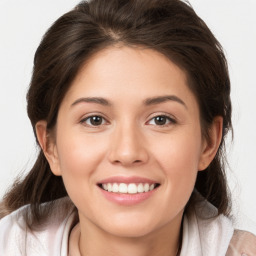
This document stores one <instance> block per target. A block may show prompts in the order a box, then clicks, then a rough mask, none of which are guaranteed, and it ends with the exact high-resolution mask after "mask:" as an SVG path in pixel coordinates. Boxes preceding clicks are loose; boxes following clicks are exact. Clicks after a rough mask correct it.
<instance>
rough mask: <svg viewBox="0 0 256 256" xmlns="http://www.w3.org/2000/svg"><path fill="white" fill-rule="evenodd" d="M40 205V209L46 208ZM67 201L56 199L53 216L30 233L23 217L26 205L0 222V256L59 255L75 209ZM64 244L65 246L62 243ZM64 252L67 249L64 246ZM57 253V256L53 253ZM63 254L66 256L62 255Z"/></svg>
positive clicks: (44, 205)
mask: <svg viewBox="0 0 256 256" xmlns="http://www.w3.org/2000/svg"><path fill="white" fill-rule="evenodd" d="M46 206H47V203H46V204H43V205H42V207H46ZM68 206H72V205H71V204H70V201H68V199H67V198H63V199H59V200H57V202H56V204H54V209H53V211H52V214H51V215H50V216H49V217H48V218H47V220H45V221H44V223H43V225H42V226H40V227H37V228H36V229H34V230H30V229H29V228H28V227H27V225H26V222H25V219H24V214H25V213H26V211H27V210H28V209H29V205H27V206H24V207H22V208H20V209H18V210H16V211H14V212H12V213H11V214H9V215H7V216H6V217H4V218H3V219H1V220H0V255H8V256H16V255H23V254H24V255H27V256H30V255H38V256H41V255H59V254H60V251H61V250H63V248H62V247H63V246H62V245H63V244H64V245H66V244H67V242H66V241H65V242H64V240H67V241H68V235H69V232H70V229H71V228H72V225H74V220H75V213H74V207H69V208H68ZM63 242H64V243H63ZM64 250H66V248H65V246H64ZM57 251H58V253H56V252H57ZM64 255H65V254H64Z"/></svg>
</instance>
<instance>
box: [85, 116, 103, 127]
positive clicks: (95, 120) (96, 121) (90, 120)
mask: <svg viewBox="0 0 256 256" xmlns="http://www.w3.org/2000/svg"><path fill="white" fill-rule="evenodd" d="M106 122H107V121H106V120H105V119H104V118H103V117H102V116H89V117H86V118H84V119H83V120H81V123H82V124H85V125H87V126H100V125H104V124H106Z"/></svg>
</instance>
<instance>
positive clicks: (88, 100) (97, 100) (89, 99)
mask: <svg viewBox="0 0 256 256" xmlns="http://www.w3.org/2000/svg"><path fill="white" fill-rule="evenodd" d="M82 102H85V103H96V104H100V105H103V106H111V104H110V102H109V101H108V100H106V99H104V98H101V97H86V98H79V99H77V100H76V101H75V102H73V103H72V104H71V107H73V106H75V105H77V104H79V103H82Z"/></svg>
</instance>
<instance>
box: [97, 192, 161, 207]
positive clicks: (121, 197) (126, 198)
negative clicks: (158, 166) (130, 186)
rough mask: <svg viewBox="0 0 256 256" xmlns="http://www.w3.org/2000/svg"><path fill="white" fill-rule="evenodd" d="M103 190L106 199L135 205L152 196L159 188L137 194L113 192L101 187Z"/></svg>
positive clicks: (121, 203)
mask: <svg viewBox="0 0 256 256" xmlns="http://www.w3.org/2000/svg"><path fill="white" fill-rule="evenodd" d="M99 189H100V190H101V192H102V194H103V195H104V196H105V198H106V199H108V200H109V201H111V202H114V203H117V204H120V205H127V206H129V205H135V204H139V203H141V202H143V201H145V200H147V199H148V198H150V197H151V196H152V195H153V194H154V193H155V191H156V190H157V189H158V188H155V189H153V190H151V191H149V192H143V193H137V194H128V193H127V194H121V193H113V192H108V191H106V190H104V189H101V188H99Z"/></svg>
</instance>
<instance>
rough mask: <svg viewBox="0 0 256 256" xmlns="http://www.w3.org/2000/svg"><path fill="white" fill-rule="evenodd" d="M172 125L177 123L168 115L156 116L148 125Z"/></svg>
mask: <svg viewBox="0 0 256 256" xmlns="http://www.w3.org/2000/svg"><path fill="white" fill-rule="evenodd" d="M171 123H176V122H175V120H174V119H173V118H171V117H169V116H166V115H159V116H155V117H153V118H152V119H150V120H149V122H148V124H150V125H158V126H164V125H168V124H171Z"/></svg>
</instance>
